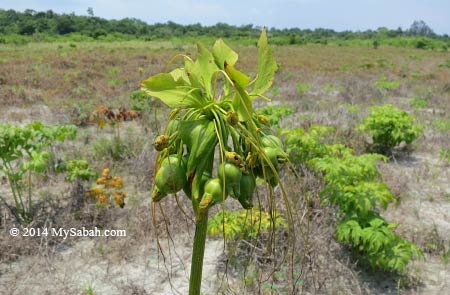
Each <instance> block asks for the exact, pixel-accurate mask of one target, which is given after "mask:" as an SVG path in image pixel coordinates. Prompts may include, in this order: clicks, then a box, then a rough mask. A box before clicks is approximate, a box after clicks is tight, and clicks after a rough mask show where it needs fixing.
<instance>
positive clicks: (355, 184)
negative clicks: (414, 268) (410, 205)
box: [282, 125, 422, 273]
mask: <svg viewBox="0 0 450 295" xmlns="http://www.w3.org/2000/svg"><path fill="white" fill-rule="evenodd" d="M332 130H333V129H332V128H331V127H326V126H314V125H313V126H311V128H310V130H309V132H308V133H307V132H305V131H304V130H303V129H300V128H296V129H285V130H283V133H282V134H283V135H284V137H285V144H286V148H287V151H288V153H289V156H290V160H291V162H292V163H294V164H305V163H306V164H308V167H310V168H312V169H313V170H314V171H316V172H317V173H320V174H321V175H322V177H323V180H324V181H325V187H324V188H323V189H322V191H321V193H320V195H321V198H322V204H331V205H337V206H338V208H339V212H340V213H339V214H338V216H339V217H340V222H339V225H338V227H337V229H336V237H337V239H338V240H339V241H341V242H346V243H349V244H351V245H352V247H353V248H354V249H356V250H357V251H359V252H361V253H362V254H363V255H364V256H363V257H364V258H365V259H366V261H367V262H368V263H369V264H370V265H371V266H372V267H374V268H380V269H384V270H388V271H397V272H399V273H402V272H403V271H404V269H405V266H406V264H407V263H408V262H409V261H410V259H411V258H412V257H420V256H421V255H422V252H421V251H420V249H418V248H417V246H416V245H414V244H413V243H411V242H409V241H407V240H405V239H403V238H401V237H399V236H397V235H396V234H395V233H393V232H392V229H393V228H394V227H395V226H394V225H393V224H388V223H387V222H386V221H385V220H384V219H383V218H382V217H381V216H380V215H379V213H378V210H379V209H386V208H387V207H388V205H389V204H390V203H392V202H395V201H396V199H395V198H394V196H393V195H392V193H391V192H390V191H389V189H388V187H387V185H386V184H385V183H383V182H382V181H381V176H380V173H379V171H378V169H377V166H376V163H377V162H378V161H380V160H387V158H386V157H385V156H382V155H378V154H363V155H360V156H355V155H354V154H353V151H352V150H351V149H349V148H347V147H345V146H343V145H341V144H333V145H330V144H326V143H325V142H326V140H327V137H328V135H329V132H330V131H332Z"/></svg>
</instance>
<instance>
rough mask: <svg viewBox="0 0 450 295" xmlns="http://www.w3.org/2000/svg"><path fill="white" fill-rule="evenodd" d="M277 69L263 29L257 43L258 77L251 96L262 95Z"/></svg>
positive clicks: (270, 83)
mask: <svg viewBox="0 0 450 295" xmlns="http://www.w3.org/2000/svg"><path fill="white" fill-rule="evenodd" d="M277 69H278V66H277V63H276V61H275V59H274V58H273V55H272V50H271V49H270V47H269V44H268V42H267V34H266V29H265V28H264V29H263V30H262V32H261V37H260V38H259V41H258V76H257V77H256V80H255V86H254V87H253V91H252V94H255V95H263V94H264V92H265V91H266V90H267V89H268V88H269V87H270V86H271V85H272V82H273V79H274V78H275V72H276V71H277Z"/></svg>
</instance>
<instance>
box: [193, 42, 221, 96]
mask: <svg viewBox="0 0 450 295" xmlns="http://www.w3.org/2000/svg"><path fill="white" fill-rule="evenodd" d="M197 49H198V56H197V61H196V62H195V66H194V68H197V69H198V72H197V71H194V73H195V74H196V75H197V76H198V77H199V81H200V83H201V85H202V86H203V88H204V89H205V92H206V94H207V95H208V96H209V97H211V98H212V97H213V93H212V78H213V75H214V74H215V73H216V72H217V71H219V68H218V67H217V65H216V63H215V59H214V56H213V55H212V54H211V52H210V51H209V50H208V49H206V47H205V46H203V44H201V43H198V44H197Z"/></svg>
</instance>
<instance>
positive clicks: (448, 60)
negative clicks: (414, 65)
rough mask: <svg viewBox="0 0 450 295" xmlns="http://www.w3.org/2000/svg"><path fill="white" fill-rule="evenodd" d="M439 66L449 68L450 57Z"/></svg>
mask: <svg viewBox="0 0 450 295" xmlns="http://www.w3.org/2000/svg"><path fill="white" fill-rule="evenodd" d="M439 67H440V68H447V69H449V68H450V59H447V60H446V61H444V62H442V63H440V64H439Z"/></svg>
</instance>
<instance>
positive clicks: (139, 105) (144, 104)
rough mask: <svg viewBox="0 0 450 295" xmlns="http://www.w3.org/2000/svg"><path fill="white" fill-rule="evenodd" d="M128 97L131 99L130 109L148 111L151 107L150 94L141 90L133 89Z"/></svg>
mask: <svg viewBox="0 0 450 295" xmlns="http://www.w3.org/2000/svg"><path fill="white" fill-rule="evenodd" d="M130 99H131V100H132V101H133V105H132V106H131V109H132V110H135V111H149V110H150V109H151V102H152V101H151V96H150V95H148V94H147V93H146V92H145V91H143V90H136V91H133V92H132V93H131V95H130Z"/></svg>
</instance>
